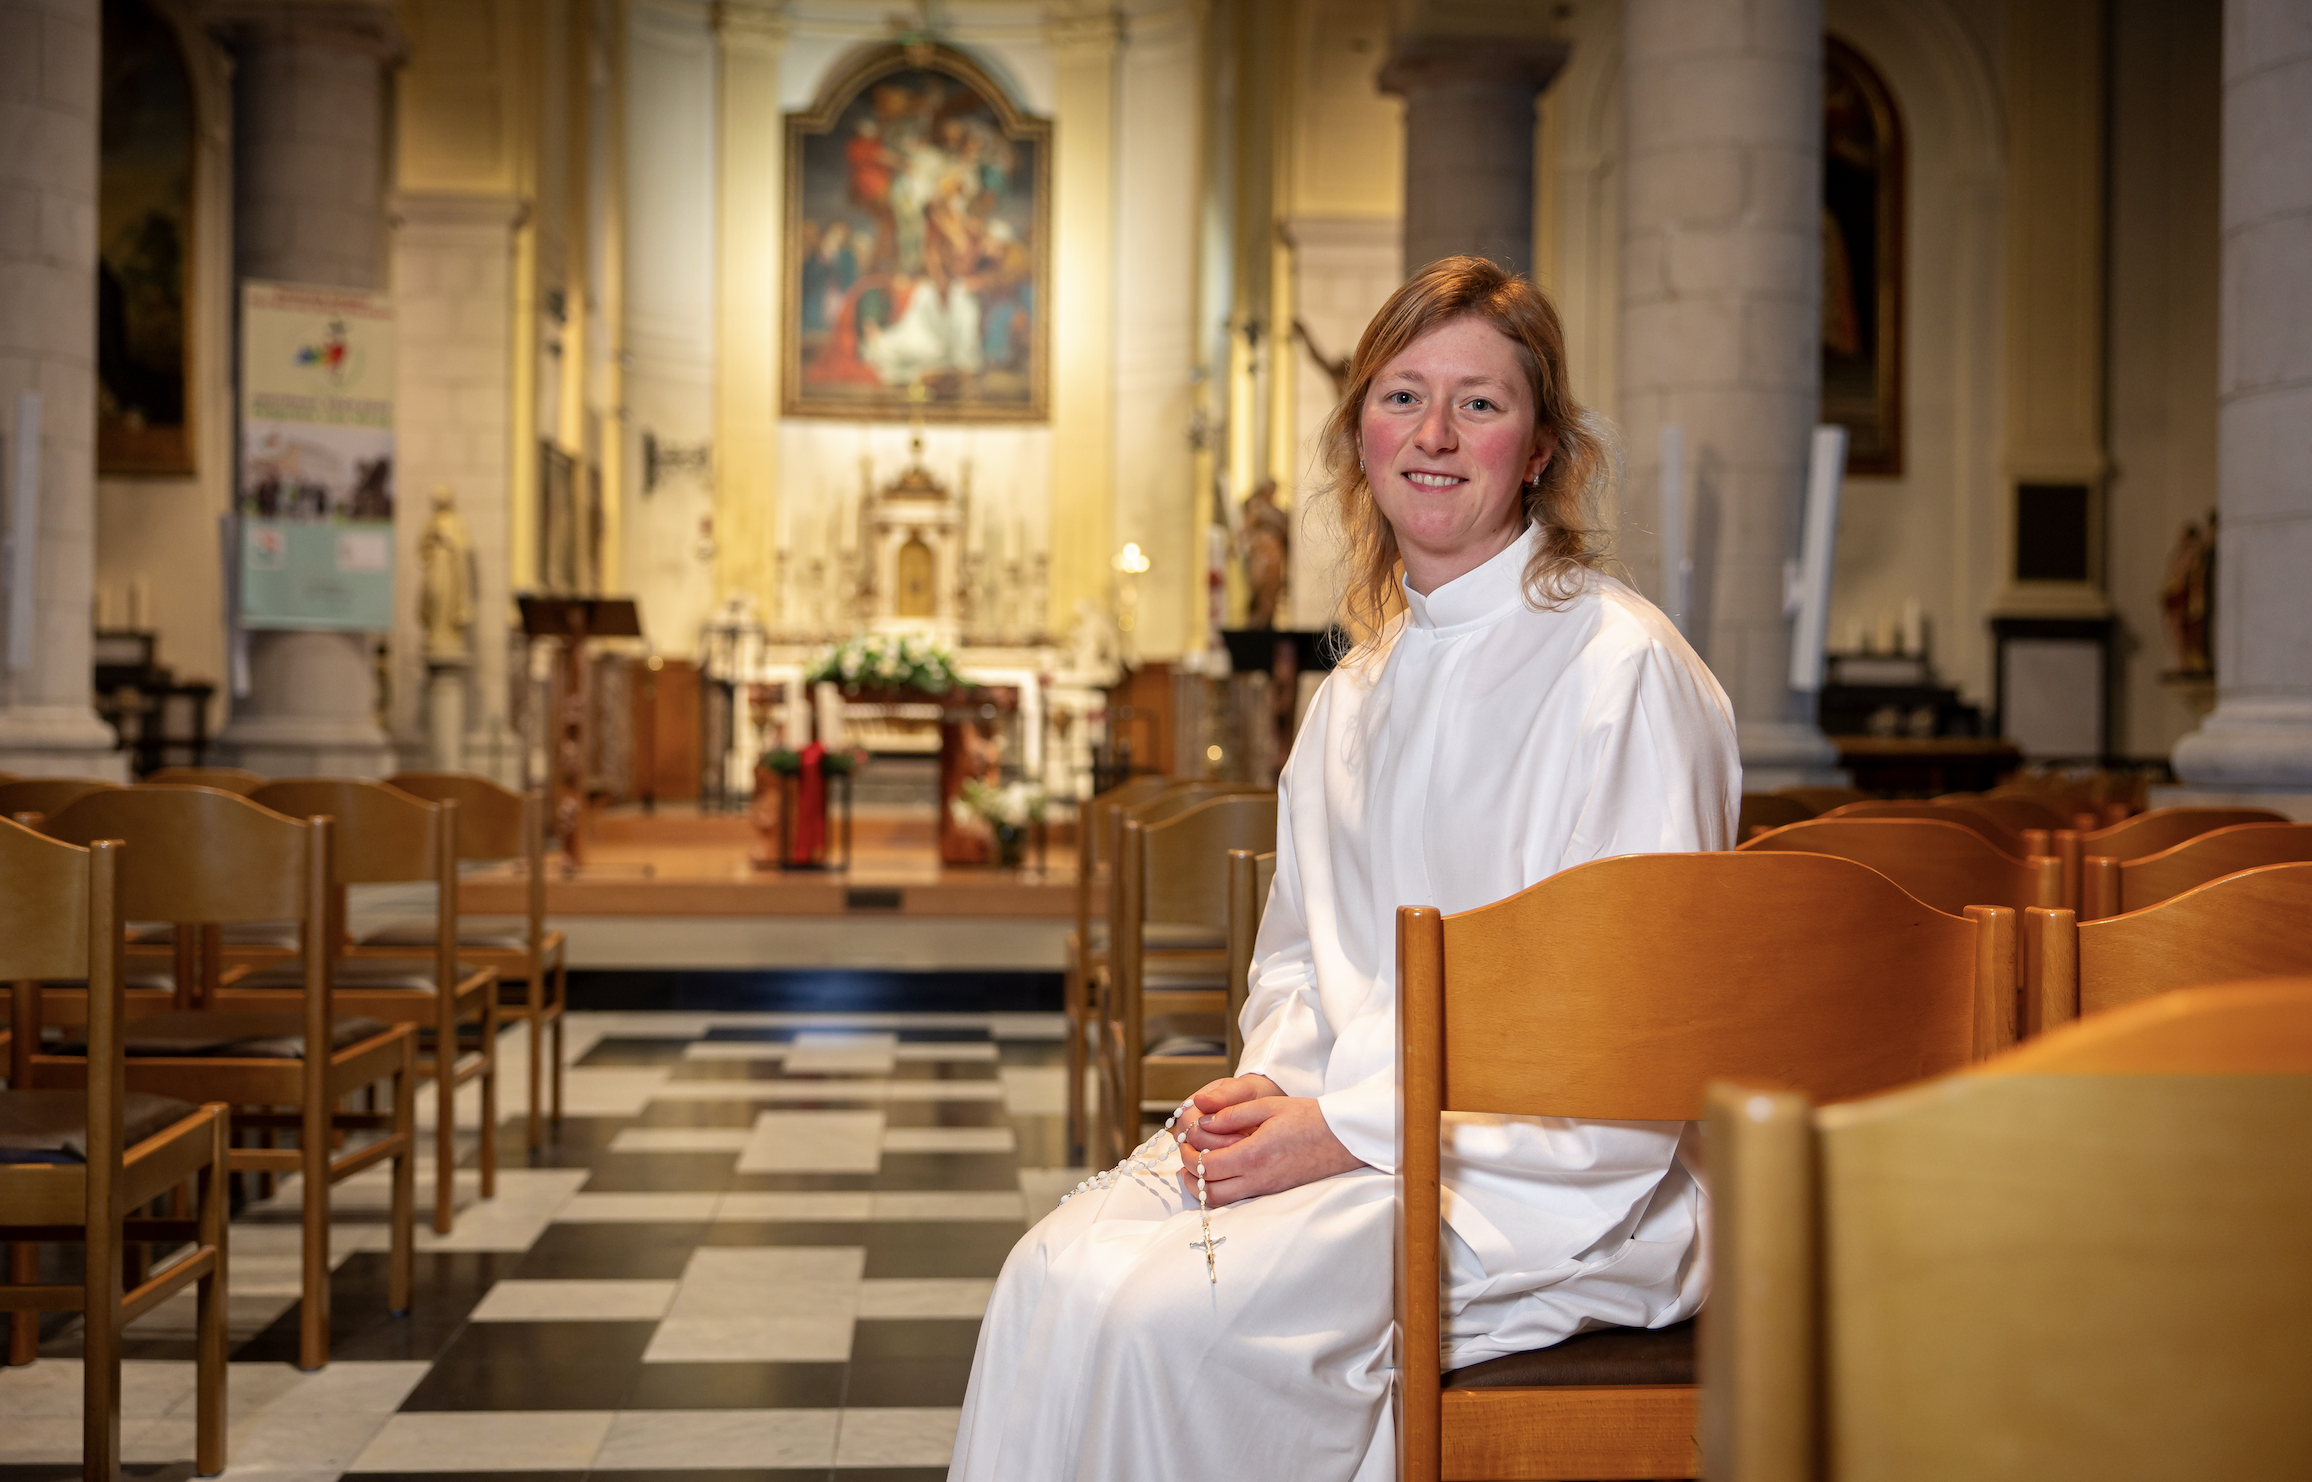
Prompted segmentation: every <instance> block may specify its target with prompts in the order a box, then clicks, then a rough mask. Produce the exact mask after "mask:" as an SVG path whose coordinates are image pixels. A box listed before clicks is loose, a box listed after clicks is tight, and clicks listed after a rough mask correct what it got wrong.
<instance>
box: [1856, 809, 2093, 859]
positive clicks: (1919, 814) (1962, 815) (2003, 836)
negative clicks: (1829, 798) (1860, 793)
mask: <svg viewBox="0 0 2312 1482" xmlns="http://www.w3.org/2000/svg"><path fill="white" fill-rule="evenodd" d="M1821 816H1822V817H1824V818H1936V819H1941V820H1942V821H1943V822H1945V823H1956V824H1961V825H1964V826H1965V827H1967V828H1971V829H1973V830H1974V831H1975V832H1976V833H1978V834H1981V835H1982V836H1983V837H1984V838H1986V839H1989V840H1990V841H1991V842H1992V843H1993V844H1995V845H1997V846H1998V848H1999V852H2000V853H2001V854H2004V855H2007V856H2009V857H2010V858H2013V859H2029V858H2031V857H2032V856H2034V855H2039V854H2045V853H2047V852H2048V842H2049V841H2048V839H2047V838H2046V837H2044V836H2042V837H2041V838H2039V839H2038V840H2032V839H2030V838H2028V837H2026V835H2025V834H2024V833H2023V832H2020V831H2018V830H2015V829H2011V828H2009V827H2008V826H2007V825H2006V824H2004V823H2002V822H2000V821H1999V820H1998V819H1996V818H1993V817H1992V816H1991V815H1990V814H1988V813H1984V812H1981V811H1979V810H1977V809H1973V808H1965V807H1961V806H1960V805H1959V804H1956V803H1946V802H1941V801H1936V802H1931V803H1930V802H1913V801H1904V800H1895V799H1887V798H1871V799H1869V800H1867V801H1864V802H1860V803H1842V804H1840V805H1839V806H1838V807H1836V808H1832V809H1831V810H1829V811H1828V812H1826V813H1824V814H1822V815H1821ZM2034 844H2036V847H2033V846H2034Z"/></svg>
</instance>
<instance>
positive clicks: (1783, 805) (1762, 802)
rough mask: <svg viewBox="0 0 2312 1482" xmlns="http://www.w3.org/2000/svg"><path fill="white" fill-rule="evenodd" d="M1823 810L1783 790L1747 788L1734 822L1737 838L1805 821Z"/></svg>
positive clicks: (1755, 835) (1740, 840)
mask: <svg viewBox="0 0 2312 1482" xmlns="http://www.w3.org/2000/svg"><path fill="white" fill-rule="evenodd" d="M1821 811H1822V810H1821V809H1819V808H1809V807H1807V806H1806V804H1804V803H1802V802H1800V801H1799V800H1798V799H1796V798H1792V797H1785V796H1783V795H1782V794H1781V793H1774V792H1746V793H1744V794H1742V812H1741V814H1740V815H1739V817H1738V818H1737V819H1736V821H1735V824H1734V838H1735V840H1736V841H1737V842H1747V841H1749V840H1751V839H1754V838H1756V837H1757V836H1758V835H1760V834H1762V833H1765V832H1766V831H1767V830H1768V829H1777V828H1782V827H1784V826H1786V825H1788V824H1793V823H1803V822H1805V821H1806V820H1807V819H1809V818H1812V817H1813V816H1814V815H1815V814H1817V813H1819V812H1821Z"/></svg>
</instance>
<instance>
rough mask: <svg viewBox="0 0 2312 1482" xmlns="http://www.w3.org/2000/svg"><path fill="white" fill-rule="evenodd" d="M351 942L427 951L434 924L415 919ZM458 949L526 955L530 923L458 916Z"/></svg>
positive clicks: (512, 918)
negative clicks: (484, 948) (478, 949)
mask: <svg viewBox="0 0 2312 1482" xmlns="http://www.w3.org/2000/svg"><path fill="white" fill-rule="evenodd" d="M354 940H355V941H357V942H359V943H360V944H361V945H362V946H364V947H430V946H432V945H433V944H434V924H433V923H432V922H431V921H421V920H416V919H412V920H407V921H391V922H388V923H386V924H385V925H383V926H380V927H376V928H374V929H372V930H370V931H365V932H363V933H362V934H361V935H360V936H358V937H356V938H355V939H354ZM458 945H459V946H461V947H488V948H490V949H491V950H492V951H497V952H521V951H526V950H527V949H528V948H529V945H530V923H529V922H527V921H525V920H523V919H522V918H521V917H519V916H461V917H459V918H458Z"/></svg>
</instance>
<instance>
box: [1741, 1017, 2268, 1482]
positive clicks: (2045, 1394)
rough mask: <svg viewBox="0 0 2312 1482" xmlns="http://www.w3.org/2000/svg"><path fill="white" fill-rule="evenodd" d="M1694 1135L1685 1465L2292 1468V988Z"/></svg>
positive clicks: (1998, 1476)
mask: <svg viewBox="0 0 2312 1482" xmlns="http://www.w3.org/2000/svg"><path fill="white" fill-rule="evenodd" d="M1706 1139H1707V1148H1708V1158H1709V1164H1710V1172H1711V1181H1712V1197H1713V1199H1714V1201H1715V1203H1716V1210H1717V1219H1716V1225H1715V1230H1716V1234H1715V1238H1714V1246H1715V1249H1714V1252H1713V1256H1712V1263H1713V1270H1714V1272H1715V1279H1716V1287H1717V1290H1716V1292H1715V1294H1714V1295H1713V1296H1712V1298H1711V1303H1710V1307H1709V1317H1708V1320H1707V1322H1706V1323H1705V1324H1704V1338H1703V1341H1704V1344H1705V1350H1704V1354H1703V1358H1704V1368H1703V1377H1704V1385H1703V1399H1704V1416H1703V1433H1704V1437H1705V1440H1704V1451H1705V1456H1706V1461H1707V1471H1708V1474H1709V1475H1710V1476H1712V1477H1723V1478H1739V1479H1741V1482H1846V1479H1860V1478H1866V1477H1867V1478H1872V1479H1886V1482H1926V1479H1930V1478H1932V1479H1938V1482H1939V1479H1945V1478H1958V1477H1964V1478H1970V1479H1983V1482H2010V1479H2011V1482H2024V1479H2030V1482H2040V1479H2046V1478H2089V1477H2092V1478H2098V1479H2111V1482H2131V1479H2151V1478H2170V1477H2304V1476H2312V1425H2307V1424H2306V1422H2305V1385H2306V1375H2307V1374H2312V1261H2307V1260H2306V1259H2305V1252H2306V1251H2307V1250H2312V981H2305V980H2297V981H2293V982H2284V983H2266V984H2257V985H2252V986H2246V987H2234V988H2223V989H2203V990H2193V991H2186V992H2182V993H2175V994H2170V995H2168V996H2167V997H2165V998H2163V999H2159V1000H2155V1001H2152V1002H2147V1003H2141V1004H2137V1005H2135V1006H2133V1007H2132V1008H2128V1009H2124V1010H2121V1011H2119V1012H2117V1013H2114V1014H2109V1015H2105V1016H2104V1017H2103V1018H2101V1019H2091V1020H2087V1021H2084V1022H2082V1023H2080V1024H2076V1025H2071V1026H2068V1027H2067V1028H2065V1029H2063V1030H2060V1031H2058V1032H2057V1033H2055V1034H2051V1035H2049V1036H2047V1037H2046V1038H2045V1039H2042V1040H2037V1041H2034V1042H2032V1043H2030V1044H2028V1045H2025V1046H2023V1047H2021V1048H2019V1049H2017V1050H2015V1051H2014V1052H2012V1053H2010V1054H2006V1055H2002V1056H2000V1057H1999V1058H1997V1059H1996V1060H1993V1061H1991V1062H1989V1063H1987V1064H1985V1065H1982V1066H1980V1067H1977V1068H1976V1069H1974V1070H1973V1071H1970V1072H1967V1073H1963V1074H1959V1075H1952V1076H1946V1077H1944V1078H1942V1079H1940V1080H1937V1081H1934V1082H1932V1083H1929V1084H1927V1085H1922V1086H1915V1087H1910V1088H1907V1089H1904V1090H1900V1091H1895V1092H1893V1093H1892V1094H1889V1095H1884V1096H1878V1097H1874V1098H1872V1099H1870V1100H1867V1101H1860V1102H1854V1103H1850V1104H1848V1105H1845V1106H1835V1107H1826V1108H1823V1109H1822V1110H1819V1111H1817V1110H1814V1109H1812V1108H1810V1107H1809V1106H1808V1104H1807V1098H1806V1097H1805V1096H1804V1095H1803V1094H1792V1093H1791V1092H1790V1091H1789V1089H1788V1088H1787V1085H1786V1084H1776V1083H1774V1082H1772V1081H1770V1080H1769V1081H1762V1082H1760V1083H1759V1084H1758V1085H1755V1086H1746V1085H1739V1084H1722V1085H1718V1086H1713V1087H1712V1088H1711V1092H1710V1116H1709V1123H1708V1126H1707V1128H1706Z"/></svg>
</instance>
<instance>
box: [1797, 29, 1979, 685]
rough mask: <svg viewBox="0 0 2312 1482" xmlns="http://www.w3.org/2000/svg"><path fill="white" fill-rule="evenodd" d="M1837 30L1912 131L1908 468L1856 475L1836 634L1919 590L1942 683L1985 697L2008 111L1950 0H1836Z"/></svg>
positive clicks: (1902, 380)
mask: <svg viewBox="0 0 2312 1482" xmlns="http://www.w3.org/2000/svg"><path fill="white" fill-rule="evenodd" d="M1825 24H1826V29H1827V30H1828V32H1829V33H1830V35H1831V36H1833V37H1835V38H1837V39H1838V40H1839V41H1840V42H1842V43H1843V44H1845V45H1846V46H1848V47H1851V48H1852V49H1853V51H1854V52H1855V53H1856V54H1858V55H1859V56H1860V57H1861V58H1862V59H1863V60H1864V61H1865V62H1867V63H1868V64H1869V65H1870V67H1871V68H1872V69H1873V70H1874V71H1875V72H1876V73H1877V75H1878V77H1879V78H1880V79H1881V80H1882V81H1883V82H1884V83H1885V85H1886V89H1887V92H1888V94H1889V95H1890V96H1891V98H1892V101H1893V103H1894V106H1895V109H1896V111H1897V112H1898V114H1899V116H1900V118H1901V120H1902V123H1903V126H1904V135H1905V140H1906V145H1907V151H1906V153H1907V159H1906V169H1905V180H1904V186H1903V195H1904V199H1903V202H1902V204H1903V213H1902V214H1903V219H1904V223H1905V231H1904V238H1905V240H1904V249H1903V266H1902V284H1903V300H1904V308H1905V313H1904V319H1905V325H1906V333H1905V337H1904V341H1903V345H1902V358H1901V361H1900V363H1899V364H1898V365H1897V367H1896V368H1895V373H1896V375H1897V376H1898V378H1899V384H1900V387H1901V395H1902V417H1903V460H1902V465H1901V472H1900V473H1897V474H1870V473H1856V474H1854V475H1851V476H1850V477H1849V478H1848V480H1847V484H1846V495H1845V500H1844V503H1843V505H1842V507H1841V509H1840V513H1839V536H1838V552H1837V560H1836V563H1835V566H1834V572H1833V577H1832V586H1831V615H1830V632H1831V640H1832V643H1833V645H1834V646H1839V645H1842V644H1843V643H1844V642H1845V640H1846V635H1847V634H1848V633H1849V632H1850V631H1851V629H1852V628H1853V626H1854V625H1855V624H1857V623H1861V624H1864V625H1866V626H1867V625H1871V624H1874V623H1875V622H1876V621H1877V619H1878V617H1879V616H1880V614H1882V613H1895V612H1900V611H1901V609H1902V605H1903V603H1904V601H1905V600H1906V599H1910V598H1915V599H1917V600H1918V601H1919V603H1920V604H1921V606H1922V608H1923V609H1924V611H1925V613H1926V615H1927V618H1928V620H1929V622H1930V624H1931V625H1932V633H1933V649H1934V659H1935V665H1936V668H1937V670H1938V671H1939V673H1940V675H1941V677H1942V679H1943V680H1944V682H1946V683H1950V684H1955V685H1957V686H1958V687H1959V688H1960V689H1961V690H1962V691H1963V692H1964V693H1965V694H1966V695H1967V696H1968V697H1969V698H1970V699H1973V700H1978V701H1987V700H1988V699H1989V698H1990V690H1991V656H1990V648H1989V641H1988V634H1987V632H1986V630H1985V615H1986V614H1987V612H1988V611H1989V608H1990V604H1991V600H1992V596H1993V593H1994V591H1995V590H1996V587H1997V585H1998V576H1999V569H2000V568H1999V564H1998V563H1997V562H1996V561H1994V560H1991V559H1987V553H1989V552H1991V551H1994V550H1996V549H2000V548H2002V542H2003V540H2004V537H2005V530H2004V526H2003V523H2002V520H2001V511H2002V509H2003V508H2004V503H2003V488H2004V485H2003V482H2002V476H2001V471H2000V447H1999V405H2000V375H2001V370H2000V345H2001V313H2002V305H2001V279H2002V269H2003V260H2004V259H2003V253H2004V245H2003V244H2004V237H2003V232H2004V224H2005V211H2006V209H2007V203H2006V201H2005V173H2006V172H2005V164H2004V152H2005V151H2004V144H2003V136H2004V132H2005V126H2004V121H2003V118H2002V114H2001V108H2000V102H1999V97H2000V94H1999V87H1998V81H1997V76H1996V73H1995V71H1994V69H1993V66H1992V63H1991V59H1990V58H1991V51H1992V48H1991V47H1990V46H1989V45H1988V44H1987V41H1986V38H1985V37H1983V36H1982V35H1981V34H1979V33H1978V32H1977V31H1976V30H1975V29H1974V28H1973V26H1972V25H1971V24H1970V23H1969V21H1968V20H1967V19H1966V18H1965V17H1963V16H1962V15H1961V13H1960V11H1959V9H1958V7H1956V6H1955V5H1953V4H1952V3H1950V0H1906V3H1902V4H1889V3H1884V0H1829V4H1828V5H1827V7H1826V14H1825Z"/></svg>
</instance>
